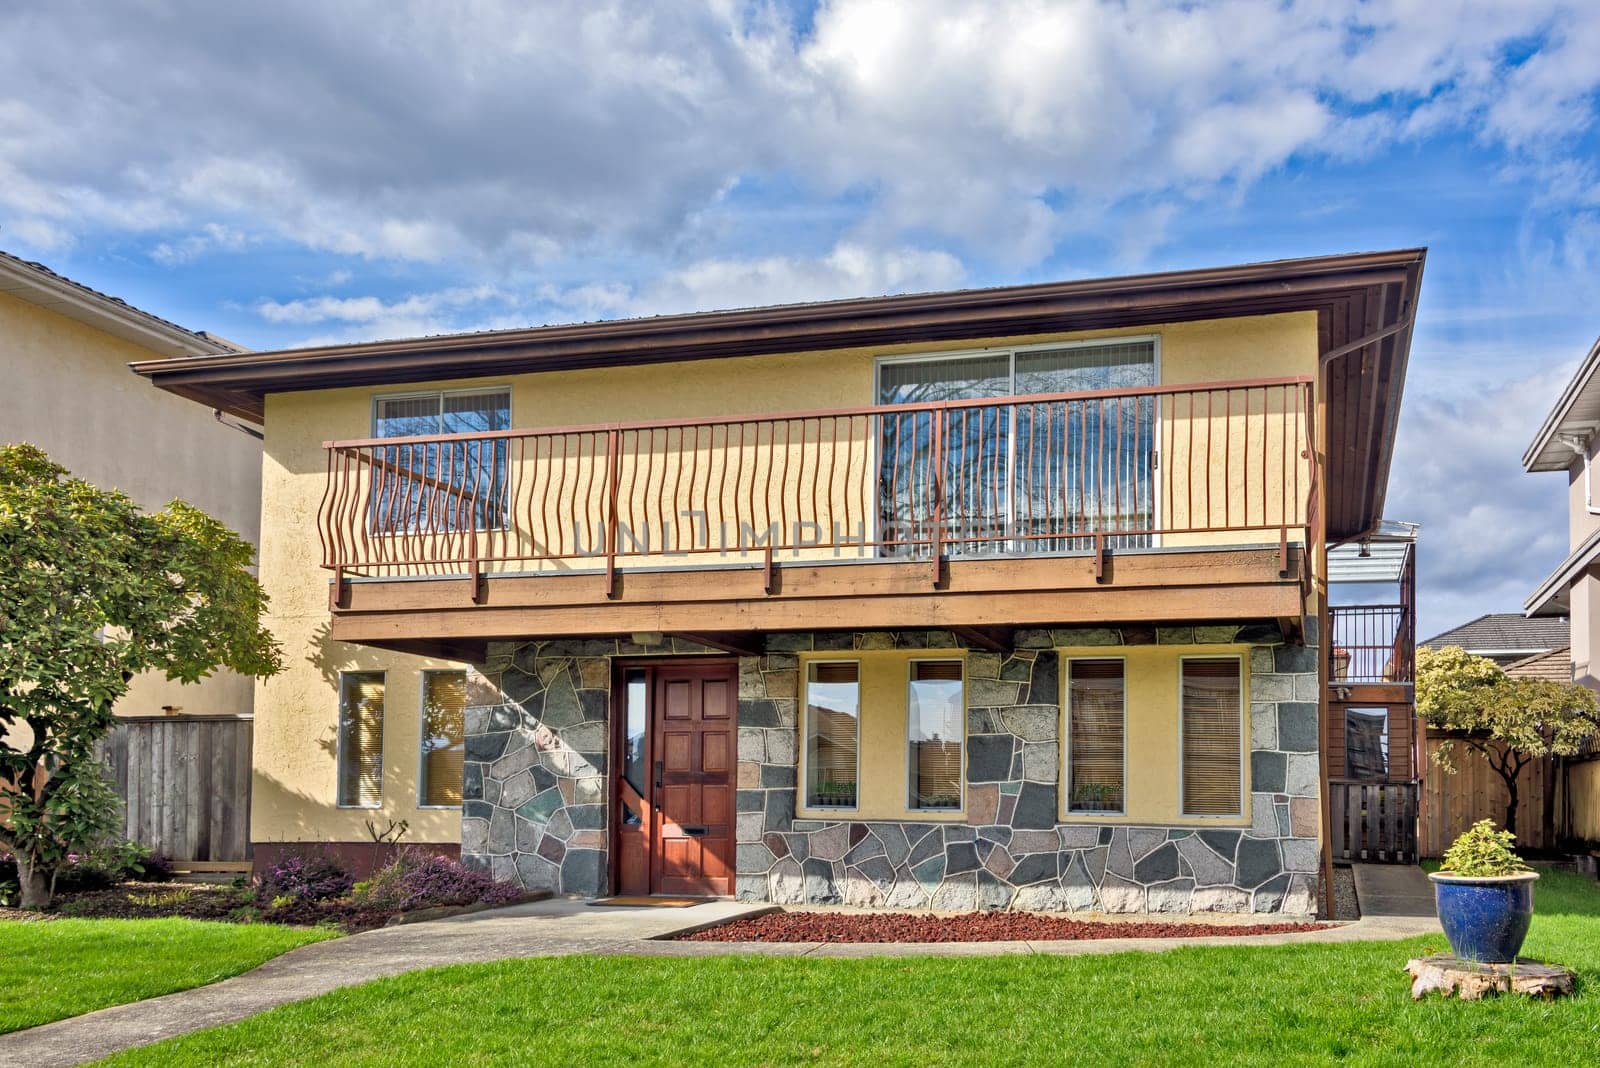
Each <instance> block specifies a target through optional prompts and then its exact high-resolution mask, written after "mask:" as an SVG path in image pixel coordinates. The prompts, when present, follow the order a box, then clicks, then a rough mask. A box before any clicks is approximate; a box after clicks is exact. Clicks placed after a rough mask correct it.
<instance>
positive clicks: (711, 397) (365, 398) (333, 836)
mask: <svg viewBox="0 0 1600 1068" xmlns="http://www.w3.org/2000/svg"><path fill="white" fill-rule="evenodd" d="M1150 334H1157V335H1159V336H1160V338H1161V376H1162V380H1163V382H1166V383H1174V384H1182V383H1192V382H1206V381H1221V380H1233V379H1253V378H1267V377H1281V376H1291V375H1301V374H1305V375H1309V374H1312V373H1313V372H1314V371H1315V368H1316V352H1317V330H1316V316H1315V315H1314V314H1313V313H1293V314H1285V315H1273V316H1260V317H1250V318H1241V319H1227V320H1216V321H1206V322H1196V323H1175V324H1169V325H1164V326H1155V327H1149V328H1145V329H1141V330H1136V331H1127V330H1123V331H1088V332H1078V333H1069V334H1051V335H1036V336H1027V337H1019V338H992V339H986V340H977V341H968V342H961V343H948V344H944V345H939V344H919V345H901V346H879V347H872V348H856V349H844V350H833V351H827V352H818V353H805V354H797V355H781V356H762V357H747V358H739V359H730V360H707V361H694V362H688V363H675V364H663V365H651V366H644V367H634V368H628V369H627V370H625V371H610V370H605V369H597V370H585V371H572V372H559V373H548V374H541V375H520V376H508V377H505V378H486V379H470V380H452V381H444V382H435V383H423V384H415V385H413V384H406V385H404V386H397V387H395V388H394V389H369V388H361V389H337V390H317V391H307V392H297V393H278V394H272V395H269V396H268V397H267V399H266V427H265V429H266V436H267V440H266V455H265V458H264V461H263V465H262V513H261V515H262V519H261V522H262V534H261V576H262V582H263V583H264V585H265V586H266V588H267V592H268V594H269V595H270V596H271V598H272V604H271V607H270V610H269V612H270V615H269V623H270V625H271V626H272V627H273V629H274V631H275V632H276V633H277V634H278V635H279V636H280V638H281V639H282V640H283V641H284V643H285V646H286V650H287V653H288V666H287V669H286V670H285V672H284V673H283V674H282V675H280V676H279V677H277V678H275V679H272V680H269V681H267V682H265V683H263V684H261V685H259V686H258V687H257V691H256V717H257V721H256V741H255V745H256V772H255V776H256V777H255V789H256V793H255V804H254V808H253V811H252V832H251V833H252V837H253V838H254V839H255V840H257V841H298V840H324V841H327V840H340V841H342V840H347V839H351V838H354V839H355V840H359V839H360V838H361V837H363V836H364V833H365V832H364V827H363V825H364V821H365V820H366V819H367V818H369V817H374V815H375V814H374V813H372V812H369V811H362V812H351V811H349V810H341V809H338V808H336V807H335V806H334V803H333V802H334V792H333V782H334V764H335V751H334V749H335V747H334V745H333V739H334V738H335V732H336V726H337V717H338V696H337V689H336V687H337V676H338V672H339V671H341V670H384V671H387V672H388V673H389V674H388V680H389V681H388V686H389V699H388V711H387V713H386V715H387V717H388V718H387V723H386V727H385V768H386V771H385V785H384V802H383V806H382V808H381V810H380V811H379V813H377V814H376V815H377V816H379V817H381V818H380V819H379V822H380V823H382V822H383V821H384V820H387V819H406V820H408V821H410V822H411V826H412V833H411V836H410V839H409V840H411V841H454V840H455V839H456V837H457V836H458V834H459V833H460V831H459V823H458V820H459V817H458V816H457V815H456V814H455V813H453V812H442V811H440V810H428V809H420V808H418V807H417V805H416V794H415V782H414V779H415V770H414V769H415V767H416V765H417V761H418V750H419V741H418V726H417V716H418V714H419V713H418V707H419V704H420V698H419V696H418V688H419V686H420V672H421V671H422V670H424V669H425V668H438V667H450V666H459V665H451V664H448V663H446V662H443V661H422V660H419V659H418V658H416V657H411V656H406V655H402V654H396V653H388V652H384V651H380V650H364V649H357V648H354V647H349V646H341V645H337V644H335V643H332V642H329V641H328V640H327V639H326V628H327V620H328V580H329V577H330V576H329V573H328V572H327V571H325V570H323V569H321V568H320V567H318V566H317V565H318V562H319V561H320V559H321V553H322V550H321V547H320V544H319V541H318V533H317V511H318V507H319V505H320V503H321V500H322V495H323V489H324V484H325V481H326V473H327V457H326V454H325V452H324V450H323V447H322V446H323V442H325V441H329V440H339V439H353V438H364V437H368V436H370V435H371V433H372V407H373V398H374V397H375V396H381V395H384V394H388V393H396V392H415V391H419V390H427V389H455V388H472V389H481V388H492V387H494V386H497V385H499V386H509V387H510V389H511V391H512V403H511V422H512V426H514V427H517V428H539V427H550V426H572V425H581V424H590V423H608V422H618V421H624V422H625V421H635V420H657V419H676V418H690V417H707V418H710V417H716V416H723V415H735V414H740V413H762V412H776V411H804V410H816V409H823V408H833V407H860V406H864V405H869V404H871V403H872V402H873V400H874V397H873V367H874V360H875V359H876V358H877V357H880V356H889V355H905V354H913V353H920V352H933V351H943V350H950V351H965V350H970V349H978V348H984V347H1001V346H1010V345H1022V344H1036V343H1043V342H1051V341H1058V340H1082V339H1088V338H1095V337H1118V336H1146V335H1150ZM1202 411H1203V405H1202ZM1217 417H1218V418H1219V419H1220V418H1222V417H1223V416H1222V415H1221V413H1220V410H1219V414H1218V416H1217ZM1232 418H1233V419H1234V420H1235V421H1238V420H1239V419H1240V416H1239V415H1238V413H1237V412H1235V413H1234V414H1233V416H1232ZM1252 463H1254V461H1252ZM1252 471H1255V472H1256V474H1255V475H1253V476H1252V477H1253V478H1257V477H1259V470H1258V469H1257V468H1254V467H1252ZM1303 484H1304V483H1302V485H1303ZM1235 500H1236V501H1237V498H1235ZM1237 507H1238V505H1237V503H1236V504H1235V508H1237ZM1221 540H1228V539H1226V538H1223V539H1221ZM1272 540H1273V541H1274V542H1275V541H1276V533H1274V534H1273V536H1272ZM657 563H659V562H657Z"/></svg>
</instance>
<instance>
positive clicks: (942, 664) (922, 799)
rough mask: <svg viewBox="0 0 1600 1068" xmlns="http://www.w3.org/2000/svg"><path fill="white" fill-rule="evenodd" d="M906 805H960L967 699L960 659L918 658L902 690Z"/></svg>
mask: <svg viewBox="0 0 1600 1068" xmlns="http://www.w3.org/2000/svg"><path fill="white" fill-rule="evenodd" d="M906 697H907V699H906V705H907V709H908V713H909V722H908V723H907V726H906V738H907V740H908V741H909V744H910V747H911V752H910V754H909V759H908V761H907V769H908V777H909V780H910V782H909V787H908V798H907V805H908V807H910V808H913V809H951V810H953V809H959V808H960V807H961V747H962V744H963V738H964V737H965V732H964V731H963V729H962V724H963V721H964V720H965V719H966V699H965V697H964V695H963V692H962V684H961V661H959V660H917V661H913V662H912V664H911V682H910V687H909V692H908V693H907V695H906Z"/></svg>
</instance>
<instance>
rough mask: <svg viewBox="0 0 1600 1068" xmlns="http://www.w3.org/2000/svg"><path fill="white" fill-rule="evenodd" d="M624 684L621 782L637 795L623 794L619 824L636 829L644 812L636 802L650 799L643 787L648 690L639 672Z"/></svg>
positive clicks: (632, 670) (636, 669)
mask: <svg viewBox="0 0 1600 1068" xmlns="http://www.w3.org/2000/svg"><path fill="white" fill-rule="evenodd" d="M625 683H626V687H627V690H626V693H625V695H624V701H625V702H626V706H627V707H626V719H627V722H626V723H625V724H624V726H623V730H624V732H625V734H624V737H623V739H622V778H623V781H624V782H626V783H627V785H628V786H630V787H632V789H633V792H634V793H635V794H637V795H638V800H635V799H631V798H629V796H628V792H627V791H626V790H624V791H623V794H622V822H623V823H624V824H626V825H628V826H629V827H637V826H640V825H641V824H642V823H643V822H644V812H643V809H642V807H641V804H640V803H639V801H642V799H644V798H647V797H649V796H650V792H649V788H648V787H647V786H646V785H645V778H646V775H647V774H648V772H647V767H648V761H647V754H646V752H645V742H646V736H645V730H646V728H647V727H648V726H649V723H650V705H649V692H650V686H649V682H648V680H647V676H646V675H645V673H644V670H643V669H642V668H633V669H631V670H629V672H628V673H627V676H626V678H625Z"/></svg>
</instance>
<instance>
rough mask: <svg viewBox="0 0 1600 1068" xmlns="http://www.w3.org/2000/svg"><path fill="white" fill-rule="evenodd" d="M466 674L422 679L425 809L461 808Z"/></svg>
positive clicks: (420, 788) (431, 674) (430, 674)
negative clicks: (439, 806) (449, 806)
mask: <svg viewBox="0 0 1600 1068" xmlns="http://www.w3.org/2000/svg"><path fill="white" fill-rule="evenodd" d="M466 715H467V673H466V672H465V671H427V672H424V673H423V675H422V772H421V777H422V781H421V782H420V783H418V784H417V797H418V800H419V801H420V802H421V803H422V804H424V805H459V804H461V755H462V749H463V748H464V747H465V742H466Z"/></svg>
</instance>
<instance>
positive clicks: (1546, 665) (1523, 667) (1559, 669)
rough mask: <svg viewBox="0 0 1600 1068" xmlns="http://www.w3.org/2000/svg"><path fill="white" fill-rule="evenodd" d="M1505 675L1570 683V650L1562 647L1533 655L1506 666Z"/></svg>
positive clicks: (1515, 677)
mask: <svg viewBox="0 0 1600 1068" xmlns="http://www.w3.org/2000/svg"><path fill="white" fill-rule="evenodd" d="M1504 670H1505V673H1506V674H1507V675H1509V676H1511V677H1512V678H1514V679H1544V680H1545V681H1546V682H1571V681H1572V650H1571V649H1570V648H1568V647H1567V646H1565V645H1563V646H1562V647H1561V648H1559V649H1552V650H1550V651H1549V652H1548V653H1535V654H1533V655H1532V656H1530V657H1526V658H1525V659H1522V660H1518V661H1516V662H1514V663H1510V664H1507V665H1506V666H1505V668H1504Z"/></svg>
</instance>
